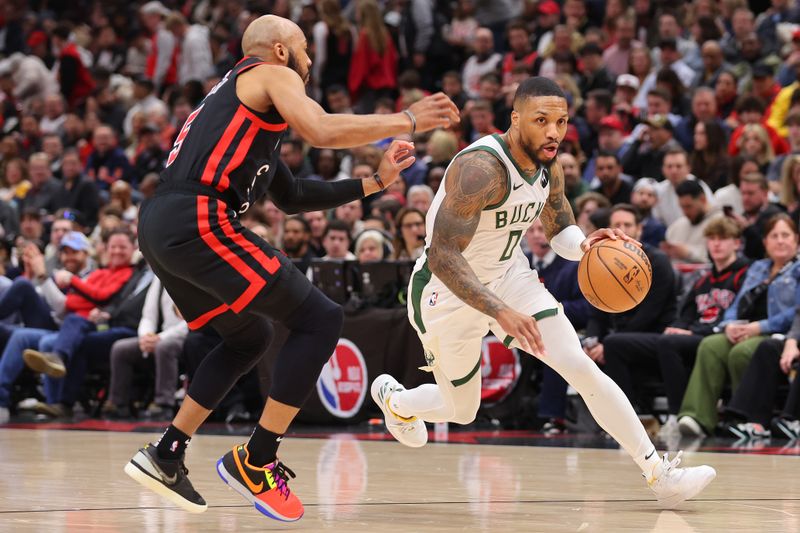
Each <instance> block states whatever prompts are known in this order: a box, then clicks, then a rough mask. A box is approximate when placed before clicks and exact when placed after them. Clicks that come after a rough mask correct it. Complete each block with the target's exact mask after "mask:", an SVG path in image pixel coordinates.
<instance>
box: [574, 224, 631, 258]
mask: <svg viewBox="0 0 800 533" xmlns="http://www.w3.org/2000/svg"><path fill="white" fill-rule="evenodd" d="M605 239H611V240H612V241H616V240H622V241H627V242H632V243H633V244H635V245H636V246H639V247H641V246H642V243H640V242H639V241H637V240H636V239H634V238H632V237H628V236H627V235H626V234H625V233H624V232H623V231H622V230H621V229H617V228H614V229H611V228H601V229H599V230H595V231H593V232H592V233H590V234H589V236H588V237H586V238H585V239H584V240H583V242H582V243H581V250H583V253H586V252H588V251H589V248H591V247H592V246H594V245H595V244H597V243H598V242H600V241H602V240H605Z"/></svg>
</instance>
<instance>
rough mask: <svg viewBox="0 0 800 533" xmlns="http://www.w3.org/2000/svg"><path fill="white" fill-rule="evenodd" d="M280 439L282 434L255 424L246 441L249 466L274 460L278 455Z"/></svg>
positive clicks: (260, 464) (265, 463)
mask: <svg viewBox="0 0 800 533" xmlns="http://www.w3.org/2000/svg"><path fill="white" fill-rule="evenodd" d="M281 440H283V435H279V434H278V433H273V432H271V431H269V430H268V429H264V428H263V427H261V424H259V425H257V426H256V429H255V431H253V435H252V436H251V437H250V442H248V443H247V452H248V454H249V458H248V462H249V463H250V466H258V467H260V466H264V465H268V464H269V463H271V462H272V461H274V460H275V458H276V457H277V456H278V446H280V444H281Z"/></svg>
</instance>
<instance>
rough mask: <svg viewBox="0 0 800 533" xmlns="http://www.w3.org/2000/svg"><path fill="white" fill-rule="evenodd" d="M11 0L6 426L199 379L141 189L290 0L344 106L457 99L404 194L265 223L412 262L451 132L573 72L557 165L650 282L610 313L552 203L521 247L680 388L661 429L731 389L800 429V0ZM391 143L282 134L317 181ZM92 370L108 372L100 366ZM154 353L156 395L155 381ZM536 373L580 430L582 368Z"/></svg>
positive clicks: (123, 407) (626, 385)
mask: <svg viewBox="0 0 800 533" xmlns="http://www.w3.org/2000/svg"><path fill="white" fill-rule="evenodd" d="M3 9H4V11H3V13H2V17H0V136H1V138H0V225H1V226H2V235H1V237H2V238H1V239H0V244H1V245H0V270H1V271H2V272H0V274H3V277H2V278H0V291H2V292H1V293H0V318H2V320H3V326H2V331H3V335H2V337H3V339H2V343H3V344H2V345H3V346H4V347H5V349H4V351H3V353H2V357H1V358H0V422H1V421H5V420H7V419H8V417H9V415H10V410H11V411H17V410H18V409H24V408H32V409H34V410H35V411H37V412H39V413H40V414H42V415H43V416H47V417H61V416H70V415H71V414H72V408H73V406H74V405H75V404H76V403H80V402H82V401H83V400H85V398H86V395H87V390H89V389H91V387H95V388H98V387H99V388H100V389H103V388H107V389H108V391H107V398H108V399H107V401H106V402H105V405H104V407H103V413H102V414H103V415H105V416H110V417H115V416H123V417H124V416H130V415H131V414H138V415H140V416H141V415H145V416H148V417H154V418H168V417H169V415H170V414H171V412H172V409H173V408H174V405H175V399H176V397H179V396H180V391H179V390H178V389H179V385H180V384H179V380H178V376H179V375H182V374H186V375H188V376H189V379H191V375H192V373H193V369H194V368H196V367H197V365H198V364H199V363H200V361H201V360H202V357H203V355H204V354H205V353H207V351H208V350H210V348H211V347H213V346H214V344H216V342H217V341H218V339H217V338H216V337H215V334H214V332H213V331H200V332H188V328H187V326H186V323H185V322H184V321H183V318H182V317H181V316H180V313H179V312H178V310H177V309H175V306H174V305H173V304H172V301H171V299H170V297H169V295H168V294H167V293H166V292H165V291H164V290H163V289H162V288H161V285H160V283H159V282H158V280H155V279H152V278H153V276H152V274H151V273H150V272H149V270H148V269H147V266H146V265H143V264H142V261H141V259H140V256H139V255H138V253H137V251H136V238H135V231H136V219H137V212H138V206H139V205H140V204H141V202H142V201H143V200H144V199H146V198H149V197H150V196H152V195H153V194H154V191H155V189H156V187H157V184H158V179H159V177H158V176H159V172H160V171H161V170H162V169H163V168H164V163H165V160H166V157H167V154H168V153H169V150H170V149H171V146H172V143H173V142H174V140H175V137H176V135H177V133H178V132H179V131H180V129H181V127H182V125H183V123H184V121H185V120H186V118H187V117H188V116H189V114H190V113H191V111H192V109H194V108H195V107H196V106H197V105H198V104H199V103H200V102H201V101H202V99H203V97H204V95H205V93H206V92H207V91H208V90H209V89H210V88H211V87H213V86H214V84H216V83H217V82H218V81H219V80H220V79H221V78H222V77H223V76H224V75H225V73H226V72H227V71H228V70H229V69H230V68H231V67H232V66H233V65H235V64H236V63H237V62H238V61H239V60H240V59H241V58H242V51H241V44H240V41H241V35H242V32H243V31H244V29H245V28H246V27H247V25H248V24H249V23H250V22H251V21H253V20H254V19H255V18H257V17H259V16H261V15H263V14H267V13H273V14H277V15H280V16H283V17H287V18H290V19H292V20H294V21H295V22H296V23H297V24H298V25H299V26H300V28H301V29H302V30H303V32H304V33H305V35H306V38H307V41H308V49H309V53H310V55H311V57H312V58H313V60H314V64H313V67H312V76H311V81H310V84H309V86H308V93H309V95H310V96H311V97H313V98H315V99H317V100H318V101H319V102H320V103H321V104H322V106H323V107H324V108H325V109H326V110H327V111H329V112H332V113H373V112H374V113H395V112H398V111H401V110H403V109H404V108H406V107H407V106H409V105H410V104H412V103H414V102H416V101H418V100H419V99H421V98H422V97H423V96H424V95H426V94H430V93H431V92H434V91H443V92H445V93H446V94H447V95H448V96H449V97H450V98H451V99H452V100H453V101H454V102H455V103H456V104H457V105H458V107H459V108H460V109H461V111H462V121H461V123H460V124H457V125H454V126H453V127H452V128H450V129H448V130H437V131H434V132H432V133H428V134H421V135H420V134H418V135H415V136H414V137H413V139H411V137H410V136H406V137H407V138H408V139H410V140H413V141H414V142H415V145H416V150H417V156H418V157H417V160H416V162H415V163H414V165H412V166H411V167H410V168H409V169H407V170H406V171H404V173H403V179H402V180H399V181H398V182H396V183H394V184H392V185H391V186H390V187H389V188H388V189H387V190H386V191H384V192H383V193H381V194H379V195H375V196H372V197H369V198H365V199H364V200H363V201H354V202H351V203H349V204H346V205H343V206H341V207H339V208H337V209H334V210H331V211H330V212H322V211H319V212H312V213H305V214H302V215H295V216H285V215H284V214H283V213H282V212H281V211H279V210H278V209H277V208H276V207H275V205H274V204H273V203H272V202H270V201H269V199H268V198H265V199H263V200H262V201H260V202H258V203H257V204H256V205H254V206H253V207H252V208H251V209H250V210H249V211H247V213H246V214H245V215H244V216H243V217H242V219H243V220H242V221H243V223H244V224H245V225H247V227H249V228H250V229H251V230H252V231H254V232H255V233H257V234H259V235H260V236H262V237H263V238H265V239H267V240H268V241H270V242H271V243H272V244H273V245H274V246H276V247H278V248H280V249H281V250H283V251H284V252H285V253H286V254H287V255H288V256H289V257H291V258H292V259H294V260H295V261H296V263H297V264H298V266H299V267H300V268H302V269H304V270H307V269H308V267H309V265H310V264H311V262H312V260H314V259H316V258H323V259H349V260H358V261H376V260H414V259H416V258H417V257H419V255H420V254H421V250H422V245H423V243H424V237H425V231H426V227H425V216H426V213H427V211H428V209H429V207H430V205H431V203H432V201H433V197H434V194H435V193H436V191H437V190H438V189H439V187H440V185H441V183H442V180H443V179H444V176H445V170H446V167H447V165H448V164H449V162H450V161H451V160H452V158H453V157H454V155H455V154H456V153H457V152H458V151H459V150H461V149H463V148H464V147H466V146H467V145H469V144H470V143H471V142H473V141H475V140H476V139H479V138H481V137H483V136H485V135H494V134H500V133H502V132H504V131H505V130H506V129H507V128H508V127H509V123H510V111H511V106H512V101H513V95H514V92H515V90H516V87H517V85H518V83H519V82H520V81H521V80H522V79H524V78H526V77H528V76H531V75H541V76H547V77H550V78H553V79H554V80H555V81H556V82H557V83H558V84H559V85H560V86H561V87H562V89H563V90H564V93H565V94H566V96H567V101H568V104H569V113H570V125H569V127H568V130H567V134H566V137H565V139H564V141H563V143H562V146H561V150H560V154H559V156H558V161H559V163H560V164H561V165H562V167H563V169H564V174H565V177H566V193H567V196H568V198H569V200H570V202H571V203H572V205H573V208H574V211H575V217H576V220H577V222H578V224H579V225H580V226H581V228H582V229H583V230H584V232H585V233H587V234H588V233H589V232H591V231H592V230H594V229H595V228H599V227H605V226H609V225H610V226H612V227H618V228H620V229H622V230H623V231H626V232H627V233H629V234H631V235H633V236H636V237H637V238H639V239H640V240H641V241H642V242H643V243H644V248H645V251H646V253H647V254H648V256H649V257H650V260H651V263H652V264H653V289H652V290H651V293H650V294H649V295H648V299H647V300H646V301H645V304H643V305H641V306H639V307H638V308H636V309H635V310H633V311H631V312H628V313H623V314H619V315H607V314H603V313H600V312H598V311H596V310H594V309H591V308H590V306H589V305H588V304H587V303H586V301H585V300H584V299H583V297H582V295H581V294H580V292H579V291H578V290H577V287H576V284H575V282H574V279H575V268H576V265H575V264H574V263H569V262H567V261H564V260H562V259H561V258H559V257H557V256H555V254H554V253H553V252H552V250H550V248H549V246H548V244H547V241H546V239H545V238H544V233H543V231H542V229H541V225H540V224H534V225H533V226H532V227H531V229H530V230H529V232H528V235H527V238H526V239H524V240H523V243H522V247H523V250H524V251H525V253H526V254H527V256H528V257H529V259H530V261H531V265H532V267H534V268H536V269H537V270H538V271H539V273H540V276H541V278H542V279H543V281H544V283H545V285H546V286H547V287H548V288H549V289H550V290H551V291H552V292H553V293H554V294H555V295H556V297H557V298H558V299H560V300H561V301H563V302H564V305H565V312H567V315H568V316H569V318H570V320H571V321H572V322H573V324H574V325H575V326H576V328H578V329H579V330H581V331H582V332H584V334H585V336H584V347H585V351H586V353H587V356H588V357H591V358H592V359H594V360H595V361H596V362H597V363H598V364H599V365H601V366H602V367H603V368H604V369H605V370H606V371H607V372H608V374H609V375H610V376H611V377H612V378H613V379H614V380H615V381H617V382H618V383H619V384H620V386H621V387H622V388H623V390H624V391H625V392H626V394H628V395H629V397H630V398H631V400H632V401H633V402H634V404H635V405H636V407H637V408H638V409H639V410H640V411H641V412H642V414H647V413H648V412H650V410H651V408H652V402H651V400H652V390H651V389H652V388H653V385H654V384H655V389H657V390H658V391H659V392H657V393H656V394H661V393H664V392H665V393H666V396H667V398H668V404H669V406H668V409H667V411H668V414H669V415H670V416H669V418H668V419H667V423H666V424H665V426H664V428H663V430H664V432H665V434H670V433H672V434H674V433H676V432H677V431H678V429H680V431H681V432H683V433H685V434H694V435H704V434H711V433H713V432H714V431H715V430H717V429H718V425H717V422H718V420H717V418H718V414H719V413H718V411H717V400H718V398H719V397H721V396H723V397H725V398H726V399H727V398H728V397H729V394H730V400H728V401H727V402H726V406H727V407H726V408H725V409H724V410H723V411H722V415H723V421H724V423H725V424H726V427H727V428H728V429H727V430H730V431H732V432H733V433H734V434H737V435H739V434H741V435H743V436H745V437H748V438H751V437H759V436H764V435H765V434H767V432H769V430H770V429H771V430H772V434H773V436H774V437H779V436H797V435H799V434H800V423H798V422H797V418H798V416H799V415H800V386H798V385H797V383H800V381H797V382H794V385H792V386H791V387H790V388H789V389H788V399H786V400H785V403H783V402H784V398H785V396H786V393H787V382H788V380H787V377H786V376H787V375H789V376H791V375H793V366H794V365H795V363H796V362H797V360H798V357H800V350H798V347H797V339H798V338H800V319H795V310H796V309H797V308H798V305H797V304H798V303H800V285H798V278H800V262H798V261H796V260H795V257H796V255H797V251H798V232H797V223H798V218H800V90H799V89H800V6H798V5H797V4H796V2H795V0H771V1H770V0H752V1H750V2H746V1H745V0H722V1H713V0H694V1H685V2H684V1H671V2H666V1H663V0H605V1H604V0H559V1H556V0H385V1H379V0H349V1H348V0H343V1H339V0H317V1H312V0H173V1H169V0H164V1H163V2H159V1H149V2H146V3H145V2H142V1H138V2H125V3H123V2H100V1H88V0H75V1H72V2H37V1H33V0H31V1H25V0H16V1H14V0H12V1H9V2H6V3H4V7H3ZM390 141H391V139H385V140H383V141H381V142H378V143H375V144H373V145H368V146H361V147H358V148H354V149H351V150H333V149H316V148H312V147H309V146H308V145H307V144H306V143H305V142H304V141H303V139H301V138H299V137H297V136H296V135H295V134H293V133H292V132H291V131H290V132H288V133H287V135H286V136H285V138H284V141H283V144H282V145H281V157H282V158H283V159H284V161H285V162H286V163H287V165H288V166H289V168H290V169H291V170H292V172H294V174H295V176H297V177H298V178H300V179H313V180H338V179H346V178H356V179H364V178H368V177H369V176H371V175H372V174H373V172H374V171H375V170H376V168H377V165H378V162H379V161H380V158H381V155H382V151H383V149H384V148H385V147H386V146H388V144H389V142H390ZM798 316H800V315H798ZM26 365H27V366H28V367H30V368H33V369H34V370H37V371H39V372H42V373H44V374H45V376H46V377H45V380H44V384H45V388H44V399H43V401H31V400H26V401H23V402H22V404H21V405H19V406H18V405H17V401H19V400H20V399H22V398H24V397H25V395H26V393H29V392H30V391H31V386H30V385H31V383H33V384H34V385H35V384H36V383H37V381H36V380H35V379H33V380H31V379H30V375H29V374H28V373H27V371H25V370H24V369H25V367H26ZM98 368H104V369H105V370H106V371H109V370H110V379H108V378H107V379H106V383H101V384H99V385H98V384H96V383H95V384H92V383H90V381H91V380H90V379H89V380H88V381H87V379H88V378H87V376H92V375H93V372H94V373H96V370H97V369H98ZM101 374H102V372H101ZM148 375H150V376H152V375H155V386H154V391H151V389H152V388H153V387H149V386H147V385H142V382H143V380H142V376H148ZM26 377H27V378H29V379H28V383H27V385H28V387H27V388H26ZM728 380H730V382H731V391H730V393H729V392H728V391H727V389H726V381H728ZM146 381H147V380H144V382H146ZM254 383H256V384H257V381H254V380H253V379H250V381H247V380H244V381H243V382H242V383H240V384H239V386H237V390H236V391H234V393H232V395H231V396H230V398H229V400H228V401H227V402H228V403H227V404H226V405H227V408H224V409H223V410H222V411H223V413H228V414H227V416H228V418H229V419H230V418H231V417H235V416H239V415H241V414H242V413H244V412H246V411H248V410H250V411H257V410H258V406H257V404H258V402H260V401H261V399H260V397H259V396H258V394H257V393H256V394H255V396H254V394H253V390H254ZM765 383H766V384H767V385H768V386H764V384H765ZM538 386H539V412H538V416H539V417H540V418H541V421H545V422H546V424H545V426H544V430H545V431H546V432H548V433H558V432H561V431H565V430H567V428H568V426H569V423H568V421H567V420H566V418H567V414H566V410H567V409H566V404H567V402H566V383H564V382H563V380H561V379H560V377H558V376H557V375H556V374H554V373H552V372H548V371H547V370H545V371H544V372H543V373H542V380H541V383H540V384H539V385H538ZM256 389H257V387H256ZM33 390H35V391H36V392H34V395H39V396H40V397H41V390H40V389H39V390H37V389H35V387H34V389H33ZM91 390H94V389H91ZM148 391H150V392H148ZM94 392H96V390H94ZM779 407H782V408H783V409H782V411H781V412H780V414H779V416H778V417H777V418H775V419H773V414H775V413H774V412H773V411H774V409H776V408H779ZM131 409H132V410H133V411H131ZM727 430H726V431H727ZM737 432H738V433H737Z"/></svg>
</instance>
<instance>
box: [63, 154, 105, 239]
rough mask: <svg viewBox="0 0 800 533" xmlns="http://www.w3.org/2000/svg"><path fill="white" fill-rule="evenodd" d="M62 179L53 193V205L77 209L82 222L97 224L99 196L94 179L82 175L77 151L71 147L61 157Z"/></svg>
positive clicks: (88, 224) (89, 224) (89, 225)
mask: <svg viewBox="0 0 800 533" xmlns="http://www.w3.org/2000/svg"><path fill="white" fill-rule="evenodd" d="M61 174H62V179H61V183H60V186H59V190H58V192H57V193H56V195H55V199H54V201H53V206H54V207H55V208H56V209H71V210H77V211H78V212H80V213H81V214H82V215H83V216H84V220H83V222H84V223H85V224H86V226H87V227H89V228H92V227H94V225H95V224H97V211H98V210H99V209H100V197H99V194H98V191H97V185H96V184H95V182H94V181H90V180H88V179H86V177H85V176H84V175H83V166H82V165H81V159H80V155H79V154H78V151H77V150H75V149H74V148H71V149H69V150H67V151H66V152H64V156H63V157H62V158H61Z"/></svg>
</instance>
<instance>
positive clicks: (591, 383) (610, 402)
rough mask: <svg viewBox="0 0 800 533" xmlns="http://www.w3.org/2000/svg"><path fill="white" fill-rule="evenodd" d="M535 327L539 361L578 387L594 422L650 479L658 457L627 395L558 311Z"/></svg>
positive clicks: (576, 388)
mask: <svg viewBox="0 0 800 533" xmlns="http://www.w3.org/2000/svg"><path fill="white" fill-rule="evenodd" d="M539 331H540V332H541V334H542V339H543V340H544V344H545V349H546V351H547V356H546V357H545V358H544V359H543V361H544V362H545V363H547V364H548V365H549V366H550V367H552V368H553V370H555V371H556V372H558V373H559V374H561V376H562V377H563V378H564V379H565V380H566V381H567V382H568V383H569V384H570V385H572V387H573V388H575V390H577V391H578V393H579V394H580V395H581V397H583V401H585V402H586V406H587V407H588V408H589V411H590V412H591V413H592V416H594V418H595V420H597V423H598V424H600V426H601V427H602V428H603V429H604V430H606V432H608V434H609V435H611V436H612V437H613V438H614V440H616V441H617V442H619V444H620V445H621V446H622V447H623V448H624V449H625V451H626V452H628V454H629V455H630V456H631V457H632V458H633V460H634V461H635V462H636V464H637V465H638V466H639V468H641V469H642V472H643V473H644V474H645V477H647V479H648V480H650V479H651V477H652V474H653V467H654V466H655V465H656V464H658V463H659V462H660V460H661V458H660V457H659V455H658V452H657V451H656V449H655V446H654V445H653V443H652V442H651V441H650V437H648V436H647V432H646V431H645V430H644V427H643V426H642V423H641V422H640V421H639V417H638V416H637V415H636V412H635V411H634V410H633V407H632V406H631V403H630V402H629V401H628V398H627V397H626V396H625V394H624V393H623V392H622V390H621V389H620V388H619V386H617V384H616V383H614V381H613V380H612V379H611V378H609V377H608V376H607V375H605V374H604V373H603V372H602V371H601V370H600V369H599V368H598V367H597V365H596V364H595V363H594V361H592V360H591V359H589V357H588V356H587V355H586V354H585V353H584V352H583V350H582V349H581V344H580V341H579V340H578V335H577V334H576V333H575V329H574V328H573V327H572V324H570V323H569V321H568V320H567V318H566V317H565V316H564V315H563V314H562V313H559V314H558V315H556V316H554V317H552V318H545V319H543V320H542V322H541V323H540V325H539Z"/></svg>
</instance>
